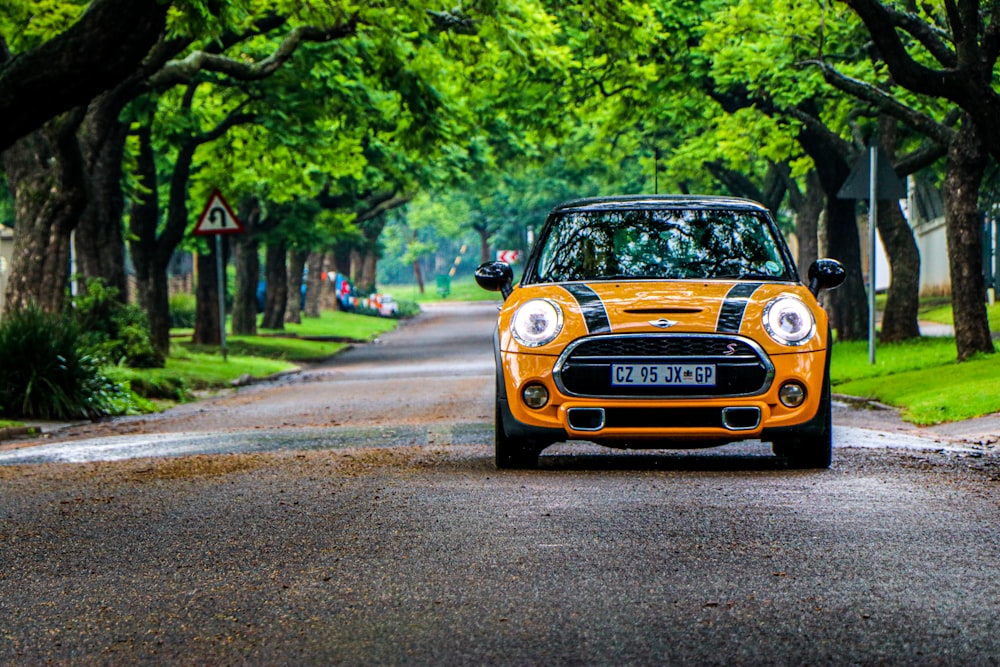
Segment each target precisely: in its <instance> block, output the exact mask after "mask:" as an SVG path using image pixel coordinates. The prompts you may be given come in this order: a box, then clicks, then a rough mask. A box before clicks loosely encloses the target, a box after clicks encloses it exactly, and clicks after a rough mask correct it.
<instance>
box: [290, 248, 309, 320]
mask: <svg viewBox="0 0 1000 667" xmlns="http://www.w3.org/2000/svg"><path fill="white" fill-rule="evenodd" d="M308 257H309V251H307V250H293V251H292V252H290V253H289V262H288V303H287V305H286V306H285V322H286V323H288V324H302V274H303V272H304V270H305V266H306V259H307V258H308Z"/></svg>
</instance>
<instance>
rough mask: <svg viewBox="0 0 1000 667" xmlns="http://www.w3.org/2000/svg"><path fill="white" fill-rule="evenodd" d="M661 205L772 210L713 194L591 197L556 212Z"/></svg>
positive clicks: (557, 209) (650, 207)
mask: <svg viewBox="0 0 1000 667" xmlns="http://www.w3.org/2000/svg"><path fill="white" fill-rule="evenodd" d="M661 208H691V209H704V208H717V209H727V210H734V209H736V210H744V211H762V212H764V213H767V212H768V210H767V207H765V206H764V205H763V204H760V203H758V202H755V201H753V200H752V199H742V198H739V197H717V196H713V195H621V196H614V197H588V198H586V199H574V200H573V201H568V202H565V203H562V204H559V205H558V206H556V207H555V208H554V209H553V212H555V213H558V212H563V211H610V210H622V209H628V210H642V209H661Z"/></svg>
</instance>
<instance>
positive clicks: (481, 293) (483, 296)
mask: <svg viewBox="0 0 1000 667" xmlns="http://www.w3.org/2000/svg"><path fill="white" fill-rule="evenodd" d="M379 291H380V292H382V293H383V294H391V295H392V296H393V297H394V298H395V299H407V300H409V301H416V302H418V303H428V302H434V301H500V295H499V294H498V293H497V292H487V291H486V290H484V289H483V288H482V287H480V286H479V285H477V284H476V281H475V280H474V279H473V278H471V277H470V278H461V279H458V280H453V281H451V288H450V290H449V293H448V296H447V297H445V298H441V296H440V295H439V294H438V292H437V284H436V283H435V281H434V280H433V279H431V280H429V281H427V282H426V283H425V284H424V293H423V294H421V293H420V291H419V290H418V289H417V286H416V285H415V284H414V285H382V286H380V287H379Z"/></svg>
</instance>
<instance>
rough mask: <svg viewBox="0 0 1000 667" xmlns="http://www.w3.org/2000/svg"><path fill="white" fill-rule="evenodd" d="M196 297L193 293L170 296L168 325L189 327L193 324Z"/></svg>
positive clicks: (181, 327)
mask: <svg viewBox="0 0 1000 667" xmlns="http://www.w3.org/2000/svg"><path fill="white" fill-rule="evenodd" d="M197 308H198V299H197V298H196V297H195V295H194V294H175V295H173V296H172V297H170V326H171V327H172V328H175V329H190V328H191V327H193V326H194V322H195V318H196V314H197Z"/></svg>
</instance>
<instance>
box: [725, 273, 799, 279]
mask: <svg viewBox="0 0 1000 667" xmlns="http://www.w3.org/2000/svg"><path fill="white" fill-rule="evenodd" d="M714 277H715V278H716V279H718V280H788V278H786V277H784V276H772V275H771V274H769V273H729V274H726V275H721V276H714Z"/></svg>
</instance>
